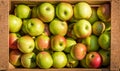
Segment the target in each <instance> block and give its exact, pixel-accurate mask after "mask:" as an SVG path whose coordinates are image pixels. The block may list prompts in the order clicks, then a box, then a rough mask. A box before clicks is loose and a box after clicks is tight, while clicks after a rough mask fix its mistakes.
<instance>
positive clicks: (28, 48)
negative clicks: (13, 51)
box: [17, 35, 35, 53]
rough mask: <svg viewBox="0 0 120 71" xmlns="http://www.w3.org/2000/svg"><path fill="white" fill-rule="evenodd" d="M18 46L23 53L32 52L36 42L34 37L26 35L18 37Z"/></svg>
mask: <svg viewBox="0 0 120 71" xmlns="http://www.w3.org/2000/svg"><path fill="white" fill-rule="evenodd" d="M17 46H18V49H19V50H20V51H21V52H22V53H31V52H32V51H33V50H34V47H35V43H34V40H33V38H32V37H30V36H28V35H25V36H22V37H20V38H19V39H18V41H17Z"/></svg>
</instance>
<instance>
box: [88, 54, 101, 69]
mask: <svg viewBox="0 0 120 71" xmlns="http://www.w3.org/2000/svg"><path fill="white" fill-rule="evenodd" d="M101 63H102V59H101V56H100V54H99V53H97V52H90V53H88V54H87V56H86V64H87V66H88V67H90V68H99V67H100V66H101Z"/></svg>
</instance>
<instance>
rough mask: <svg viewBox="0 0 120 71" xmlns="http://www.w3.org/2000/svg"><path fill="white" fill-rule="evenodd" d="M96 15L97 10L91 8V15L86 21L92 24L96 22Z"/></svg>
mask: <svg viewBox="0 0 120 71" xmlns="http://www.w3.org/2000/svg"><path fill="white" fill-rule="evenodd" d="M98 20H99V18H98V15H97V8H92V15H91V16H90V18H89V19H88V21H89V22H90V23H91V24H93V23H94V22H95V21H98Z"/></svg>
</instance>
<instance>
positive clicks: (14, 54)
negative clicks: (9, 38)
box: [9, 49, 22, 67]
mask: <svg viewBox="0 0 120 71" xmlns="http://www.w3.org/2000/svg"><path fill="white" fill-rule="evenodd" d="M21 55H22V53H21V52H20V51H19V50H17V49H14V50H11V51H10V53H9V61H10V63H11V64H12V65H14V66H15V67H17V66H20V65H21V61H20V58H21Z"/></svg>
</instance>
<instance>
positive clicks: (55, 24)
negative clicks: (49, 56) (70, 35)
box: [49, 18, 68, 36]
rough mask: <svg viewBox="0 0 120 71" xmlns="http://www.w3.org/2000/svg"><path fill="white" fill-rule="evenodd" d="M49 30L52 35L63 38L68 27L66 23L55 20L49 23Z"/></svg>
mask: <svg viewBox="0 0 120 71" xmlns="http://www.w3.org/2000/svg"><path fill="white" fill-rule="evenodd" d="M49 29H50V32H51V33H52V34H53V35H62V36H65V35H66V33H67V30H68V25H67V22H65V21H61V20H59V19H57V18H55V19H54V20H53V21H51V22H50V24H49Z"/></svg>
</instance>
